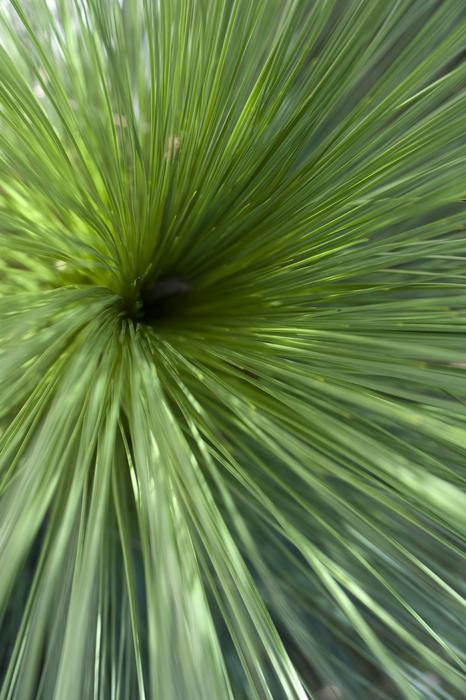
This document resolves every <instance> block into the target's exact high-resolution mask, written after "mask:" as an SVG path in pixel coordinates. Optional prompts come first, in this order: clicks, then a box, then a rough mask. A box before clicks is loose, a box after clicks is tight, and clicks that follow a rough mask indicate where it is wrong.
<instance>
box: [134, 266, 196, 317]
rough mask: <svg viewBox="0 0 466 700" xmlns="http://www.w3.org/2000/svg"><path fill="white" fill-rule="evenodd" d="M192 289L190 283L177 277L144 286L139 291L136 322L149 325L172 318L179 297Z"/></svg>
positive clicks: (177, 306) (177, 305) (177, 307)
mask: <svg viewBox="0 0 466 700" xmlns="http://www.w3.org/2000/svg"><path fill="white" fill-rule="evenodd" d="M192 289H193V287H192V285H191V283H190V282H188V281H187V280H185V279H184V278H183V277H179V276H177V275H173V276H171V277H166V278H163V279H160V280H158V281H157V282H155V283H153V284H151V285H146V286H145V287H143V289H142V291H141V298H140V307H139V310H138V320H139V321H141V322H144V323H151V322H153V321H159V320H162V319H169V318H172V317H173V316H174V315H176V312H177V310H178V309H179V307H180V297H184V296H185V295H187V294H189V292H191V291H192Z"/></svg>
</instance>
